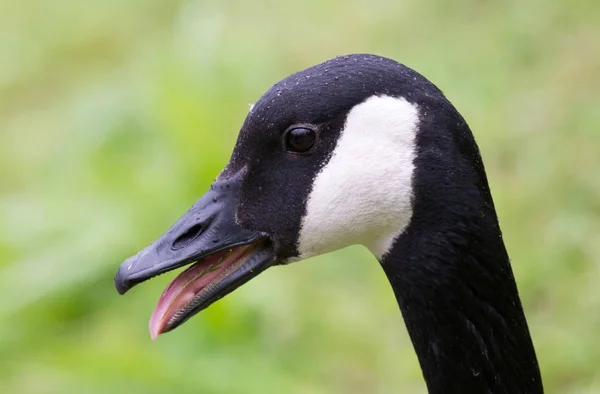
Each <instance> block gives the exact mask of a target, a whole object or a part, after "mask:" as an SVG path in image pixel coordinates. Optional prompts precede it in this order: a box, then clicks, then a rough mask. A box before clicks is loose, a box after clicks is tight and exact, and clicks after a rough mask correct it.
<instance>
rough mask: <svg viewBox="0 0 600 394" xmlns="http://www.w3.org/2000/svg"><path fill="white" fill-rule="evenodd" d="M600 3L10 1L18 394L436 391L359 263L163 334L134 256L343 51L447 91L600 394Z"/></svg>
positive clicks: (536, 315) (9, 316)
mask: <svg viewBox="0 0 600 394" xmlns="http://www.w3.org/2000/svg"><path fill="white" fill-rule="evenodd" d="M598 21H600V3H598V2H597V1H594V0H588V1H584V0H579V1H566V0H565V1H553V0H532V1H529V2H520V1H516V0H513V1H503V2H491V1H482V0H464V1H460V2H445V1H442V0H437V1H427V2H419V1H416V0H413V1H400V2H392V1H383V0H371V1H362V0H350V1H345V2H341V1H339V2H320V1H316V0H309V1H305V2H302V3H298V4H295V5H291V4H289V3H285V2H275V1H260V0H259V1H254V2H244V1H241V0H238V1H233V0H229V1H227V0H225V1H219V2H217V1H187V2H181V1H180V2H173V1H164V0H162V1H161V0H145V1H141V0H130V1H116V0H108V1H105V2H91V1H79V2H76V1H68V0H62V1H49V0H37V1H32V0H24V1H21V2H19V3H17V2H16V1H10V0H2V2H0V179H1V182H0V300H1V302H0V392H3V393H4V392H6V393H9V392H14V393H23V394H29V393H68V392H77V393H130V392H136V393H137V392H144V393H164V392H178V393H195V392H202V393H258V392H260V393H276V392H287V393H334V392H335V393H365V392H369V393H392V392H410V393H424V392H425V389H424V384H423V382H422V378H421V373H420V370H419V367H418V364H417V360H416V357H415V355H414V352H413V350H412V346H411V344H410V341H409V339H408V337H407V334H406V332H405V329H404V324H403V322H402V319H401V316H400V314H399V313H398V311H397V306H396V303H395V300H394V298H393V295H392V292H391V289H390V288H389V286H388V284H387V283H386V281H385V278H384V277H383V274H382V273H381V272H380V270H379V268H378V267H377V263H376V262H375V261H374V259H373V258H372V257H370V256H369V255H368V254H367V253H366V252H365V251H364V250H362V249H361V248H357V247H354V248H350V249H348V250H344V251H341V252H337V253H334V254H331V255H328V256H323V257H319V258H315V259H312V260H311V261H310V262H304V263H299V264H295V265H293V266H290V267H286V268H277V269H272V270H270V271H269V272H267V273H265V274H264V275H262V276H261V277H259V278H257V279H256V280H254V281H252V282H251V283H249V284H248V285H246V286H244V287H243V288H242V289H240V290H238V291H237V292H236V293H234V294H233V295H231V296H229V297H227V298H226V299H225V300H223V301H221V302H220V303H218V304H216V305H214V306H213V307H211V308H210V309H209V310H208V311H206V312H204V313H202V314H201V315H199V316H198V317H196V318H194V319H192V320H191V321H189V322H188V323H187V324H185V325H184V326H182V327H181V328H180V329H178V330H177V331H176V332H174V333H172V334H169V335H166V336H164V337H161V338H160V340H158V341H157V342H154V343H153V342H151V341H150V339H149V336H148V333H147V327H146V322H147V320H148V318H149V315H150V312H151V309H152V307H153V305H154V302H155V301H156V300H157V299H158V296H159V294H160V292H161V290H162V288H163V287H164V286H165V285H166V284H167V283H168V280H169V278H170V277H172V275H171V276H168V275H166V276H165V277H160V278H158V279H156V280H154V281H151V282H148V283H147V284H145V285H144V286H141V287H140V288H138V289H136V290H134V291H132V292H131V294H128V295H127V297H125V298H120V297H118V296H117V293H116V291H115V290H114V289H113V286H112V277H113V274H114V272H115V270H116V268H117V266H118V264H119V263H120V261H121V260H123V259H124V258H125V257H127V256H129V255H131V254H133V253H134V252H136V251H137V250H138V249H140V248H142V247H144V246H145V245H146V244H147V243H149V242H150V241H151V240H152V239H154V238H155V237H156V236H158V235H159V234H160V233H161V232H162V231H163V230H164V229H166V228H167V226H169V225H170V224H171V223H172V222H173V221H174V220H175V219H177V218H178V217H179V215H180V214H181V213H183V212H184V211H185V210H186V209H187V208H188V207H189V206H190V205H191V204H192V203H193V202H194V201H195V200H196V199H197V198H198V197H199V196H200V195H201V194H202V193H203V192H204V190H205V189H207V187H208V185H209V184H210V182H211V181H212V179H213V178H214V177H215V175H216V174H217V173H218V171H219V170H220V169H221V168H222V166H223V165H224V164H225V163H226V161H227V159H228V155H229V153H230V151H231V148H232V146H233V143H234V141H235V138H236V135H237V131H238V130H239V126H240V125H241V122H242V121H243V118H244V116H245V114H246V112H247V110H248V104H249V103H251V102H254V101H255V100H256V99H257V98H258V97H259V96H260V95H261V94H262V92H263V91H265V90H266V89H267V88H268V87H269V86H270V85H271V84H272V83H274V82H276V81H277V80H279V79H281V78H282V77H284V76H286V75H288V74H290V73H291V72H293V71H296V70H298V69H301V68H305V67H307V66H309V65H312V64H315V63H317V62H321V61H323V60H325V59H327V58H330V57H333V56H335V55H338V54H345V53H353V52H370V53H376V54H380V55H385V56H388V57H392V58H395V59H397V60H399V61H401V62H403V63H405V64H407V65H409V66H411V67H413V68H415V69H417V70H418V71H420V72H421V73H423V74H424V75H425V76H427V77H428V78H430V79H431V80H432V81H433V82H434V83H436V84H437V85H438V86H440V87H441V88H442V89H443V90H444V91H445V92H446V94H447V95H448V97H449V98H450V99H451V100H452V101H453V103H454V104H455V105H456V106H457V107H458V108H459V110H460V111H461V112H462V113H463V115H464V116H465V117H466V119H467V121H468V122H469V123H470V125H471V127H472V129H473V130H474V132H475V134H476V137H477V139H478V142H479V144H480V147H481V149H482V151H483V155H484V160H485V163H486V168H487V170H488V175H489V178H490V182H491V185H492V191H493V193H494V196H495V200H496V204H497V207H498V213H499V215H500V220H501V224H502V227H503V230H504V234H505V239H506V242H507V246H508V249H509V252H510V254H511V257H512V261H513V267H514V270H515V273H516V276H517V280H518V282H519V287H520V291H521V295H522V298H523V302H524V304H525V308H526V312H527V315H528V318H529V322H530V326H531V330H532V334H533V337H534V342H535V344H536V346H537V350H538V355H539V359H540V363H541V367H542V371H543V375H544V379H545V386H546V388H547V392H549V393H600V372H598V366H600V340H599V339H598V334H597V331H598V329H599V328H600V288H599V286H598V284H597V283H598V280H599V279H600V258H599V257H598V256H599V255H600V243H599V242H598V241H597V240H598V236H599V235H600V176H598V174H597V171H598V169H600V23H598Z"/></svg>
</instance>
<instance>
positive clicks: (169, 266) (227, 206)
mask: <svg viewBox="0 0 600 394" xmlns="http://www.w3.org/2000/svg"><path fill="white" fill-rule="evenodd" d="M241 178H242V174H241V173H240V174H237V175H235V176H233V177H231V178H229V179H226V180H221V181H217V182H215V183H213V185H212V186H211V189H210V190H209V191H208V192H207V193H206V194H205V195H204V196H203V197H202V198H201V199H200V200H198V202H196V204H194V205H193V206H192V207H191V208H190V210H189V211H188V212H187V213H186V214H185V215H183V217H182V218H181V219H179V220H178V221H177V223H175V225H173V227H171V228H170V229H169V230H167V232H166V233H164V234H163V235H162V236H161V237H160V238H159V239H157V240H156V241H154V242H153V243H152V244H151V245H150V246H148V247H147V248H145V249H144V250H142V251H140V252H139V253H138V254H136V255H135V256H132V257H130V258H128V259H127V260H125V261H124V262H123V263H122V264H121V266H120V267H119V270H118V271H117V274H116V276H115V286H116V288H117V290H118V292H119V293H120V294H125V292H127V291H128V290H129V289H131V288H132V287H133V286H135V285H136V284H138V283H141V282H143V281H145V280H147V279H150V278H152V277H155V276H157V275H160V274H162V273H164V272H167V271H171V270H174V269H176V268H179V267H182V266H185V265H190V266H189V267H188V268H187V269H186V270H184V271H183V272H182V273H180V274H179V275H178V276H177V277H176V278H175V279H174V280H173V282H171V284H170V285H169V286H168V287H167V288H166V289H165V290H164V292H163V293H162V295H161V297H160V299H159V300H158V304H157V305H156V308H155V309H154V312H153V313H152V317H151V319H150V335H151V336H152V338H153V339H154V338H156V337H157V336H158V335H159V334H162V333H165V332H168V331H171V330H173V329H175V328H176V327H178V326H179V325H180V324H182V323H183V322H185V321H186V320H187V319H189V318H190V317H191V316H193V315H195V314H196V313H198V312H200V311H201V310H203V309H205V308H207V307H208V306H209V305H211V304H212V303H213V302H215V301H217V300H219V299H220V298H222V297H223V296H225V295H227V294H229V293H230V292H232V291H233V290H235V289H236V288H238V287H239V286H241V285H242V284H244V283H246V282H247V281H249V280H250V279H252V278H253V277H255V276H257V275H258V274H259V273H261V272H262V271H264V270H265V269H267V268H268V267H270V266H271V265H273V262H274V253H273V249H272V245H271V242H270V240H269V238H268V237H267V235H266V234H263V233H258V232H254V231H249V230H246V229H243V228H242V227H240V226H239V225H237V224H236V221H235V213H236V209H237V206H238V202H239V189H240V184H241Z"/></svg>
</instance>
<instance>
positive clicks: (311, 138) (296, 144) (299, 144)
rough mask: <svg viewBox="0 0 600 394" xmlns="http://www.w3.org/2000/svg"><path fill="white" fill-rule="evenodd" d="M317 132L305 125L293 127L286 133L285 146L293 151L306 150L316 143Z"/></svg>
mask: <svg viewBox="0 0 600 394" xmlns="http://www.w3.org/2000/svg"><path fill="white" fill-rule="evenodd" d="M316 137H317V134H316V133H315V131H314V130H311V129H307V128H304V127H298V128H295V129H291V130H290V131H288V132H287V133H286V135H285V148H286V149H287V150H288V151H291V152H300V153H302V152H306V151H308V150H309V149H310V148H312V146H313V145H314V144H315V139H316Z"/></svg>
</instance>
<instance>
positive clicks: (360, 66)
mask: <svg viewBox="0 0 600 394" xmlns="http://www.w3.org/2000/svg"><path fill="white" fill-rule="evenodd" d="M352 244H362V245H364V246H366V247H367V248H368V249H369V250H370V251H371V252H372V253H373V254H374V255H375V257H376V258H377V259H378V260H379V262H380V264H381V266H382V267H383V270H384V272H385V274H386V276H387V278H388V279H389V282H390V284H391V285H392V287H393V290H394V293H395V295H396V298H397V301H398V304H399V306H400V309H401V311H402V314H403V317H404V320H405V322H406V326H407V329H408V332H409V334H410V337H411V340H412V342H413V345H414V348H415V351H416V353H417V356H418V359H419V362H420V365H421V368H422V371H423V376H424V378H425V381H426V384H427V388H428V390H429V392H430V393H461V394H465V393H494V394H500V393H507V394H508V393H510V394H516V393H542V392H543V388H542V381H541V377H540V372H539V368H538V363H537V360H536V355H535V350H534V347H533V344H532V341H531V337H530V335H529V329H528V327H527V322H526V320H525V315H524V313H523V308H522V306H521V301H520V299H519V295H518V292H517V286H516V283H515V280H514V277H513V273H512V270H511V266H510V262H509V259H508V255H507V253H506V249H505V246H504V242H503V239H502V234H501V232H500V228H499V224H498V219H497V216H496V212H495V208H494V203H493V201H492V196H491V193H490V189H489V186H488V181H487V178H486V174H485V171H484V167H483V163H482V161H481V157H480V154H479V149H478V147H477V145H476V143H475V140H474V137H473V134H472V133H471V131H470V129H469V126H468V125H467V123H466V122H465V120H464V119H463V118H462V116H461V115H460V114H459V113H458V111H457V110H456V109H455V108H454V107H453V106H452V104H451V103H450V102H449V101H448V100H447V99H446V98H445V97H444V95H443V94H442V92H441V91H440V90H439V89H438V88H437V87H436V86H435V85H433V84H432V83H431V82H429V81H428V80H427V79H426V78H424V77H423V76H421V75H420V74H418V73H417V72H415V71H413V70H412V69H410V68H408V67H406V66H404V65H402V64H399V63H397V62H395V61H393V60H390V59H386V58H382V57H378V56H373V55H351V56H343V57H337V58H335V59H331V60H328V61H326V62H324V63H322V64H319V65H316V66H313V67H310V68H308V69H306V70H303V71H300V72H298V73H296V74H293V75H291V76H289V77H287V78H285V79H283V80H282V81H280V82H278V83H277V84H275V85H274V86H273V87H272V88H271V89H269V90H268V91H267V92H266V93H265V94H264V95H263V96H262V97H261V98H260V99H259V100H258V101H257V102H256V103H255V104H254V106H252V107H251V109H250V112H249V114H248V116H247V117H246V120H245V121H244V124H243V126H242V129H241V131H240V134H239V137H238V140H237V143H236V145H235V148H234V150H233V154H232V156H231V159H230V161H229V163H228V164H227V166H226V167H225V169H224V170H223V171H222V172H221V173H220V174H219V176H218V177H217V179H216V181H215V182H214V183H213V185H212V186H211V188H210V190H209V191H208V192H207V193H206V194H205V195H204V196H203V197H202V198H201V199H200V200H199V201H198V202H197V203H196V204H194V205H193V206H192V207H191V209H190V210H189V211H188V212H187V213H186V214H185V215H184V216H183V217H182V218H181V219H179V221H178V222H177V223H175V225H173V227H171V228H170V229H169V230H168V231H167V232H166V233H165V234H163V235H162V236H161V237H160V238H159V239H158V240H156V241H155V242H154V243H152V244H151V245H150V246H148V247H147V248H146V249H144V250H142V251H141V252H139V253H138V254H137V255H135V256H133V257H131V258H129V259H127V260H126V261H125V262H124V263H123V264H122V265H121V267H120V268H119V271H118V272H117V275H116V277H115V284H116V287H117V289H118V291H119V292H120V293H121V294H123V293H125V292H126V291H127V290H129V289H130V288H131V287H133V286H134V285H136V284H138V283H140V282H142V281H145V280H147V279H150V278H152V277H154V276H157V275H159V274H161V273H163V272H166V271H170V270H174V269H176V268H178V267H182V266H185V265H190V264H192V263H193V265H191V266H190V267H189V268H187V269H186V270H185V271H183V272H182V273H181V274H179V276H177V277H176V278H175V279H174V280H173V282H172V283H171V284H170V285H169V286H168V287H167V288H166V289H165V291H164V292H163V294H162V296H161V297H160V300H159V301H158V305H157V306H156V309H155V310H154V312H153V314H152V318H151V320H150V332H151V335H152V337H153V338H155V337H156V336H157V335H159V334H161V333H164V332H167V331H171V330H173V329H175V328H176V327H178V326H179V325H180V324H182V323H183V322H185V321H186V320H187V319H189V318H190V317H191V316H193V315H194V314H196V313H198V312H199V311H201V310H203V309H204V308H206V307H208V306H209V305H211V304H212V303H213V302H215V301H217V300H218V299H220V298H221V297H223V296H225V295H226V294H228V293H230V292H231V291H233V290H235V289H236V288H237V287H239V286H240V285H242V284H244V283H245V282H247V281H248V280H250V279H252V278H253V277H255V276H257V275H258V274H260V273H261V272H262V271H264V270H265V269H267V268H269V267H271V266H273V265H278V264H287V263H290V262H293V261H297V260H302V259H305V258H307V257H311V256H315V255H318V254H322V253H327V252H331V251H333V250H337V249H340V248H343V247H346V246H349V245H352Z"/></svg>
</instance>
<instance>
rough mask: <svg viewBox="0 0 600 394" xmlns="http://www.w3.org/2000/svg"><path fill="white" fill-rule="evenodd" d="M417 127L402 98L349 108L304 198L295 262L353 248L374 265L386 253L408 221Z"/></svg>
mask: <svg viewBox="0 0 600 394" xmlns="http://www.w3.org/2000/svg"><path fill="white" fill-rule="evenodd" d="M418 124H419V111H418V108H417V106H416V105H413V104H411V103H409V102H408V101H406V100H405V99H404V98H395V97H389V96H372V97H370V98H368V99H367V100H365V101H364V102H362V103H361V104H358V105H356V106H355V107H354V108H352V110H351V111H350V112H349V113H348V116H347V118H346V123H345V126H344V130H342V132H341V133H340V136H339V139H338V141H337V145H336V147H335V149H334V151H333V154H332V156H331V159H330V160H329V162H328V163H327V164H326V165H325V166H324V167H323V168H322V169H321V171H320V172H319V173H318V174H317V176H316V178H315V180H314V182H313V187H312V191H311V193H310V194H309V196H308V201H307V203H306V204H307V205H306V214H305V216H304V217H303V219H302V227H301V229H300V235H299V241H298V251H299V256H298V257H299V258H300V259H302V258H306V257H310V256H315V255H318V254H322V253H327V252H330V251H333V250H337V249H341V248H344V247H346V246H349V245H353V244H362V245H365V246H366V247H367V248H369V249H370V250H371V252H372V253H373V254H374V255H375V256H376V257H377V258H379V259H381V257H382V256H383V255H385V254H386V253H387V252H388V250H389V249H390V247H391V246H392V243H393V242H394V239H395V238H396V237H397V236H398V235H400V234H401V233H402V232H403V231H404V229H405V228H406V226H407V225H408V223H409V222H410V218H411V216H412V206H411V198H412V175H413V170H414V164H413V160H414V158H415V136H416V133H417V129H418Z"/></svg>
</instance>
